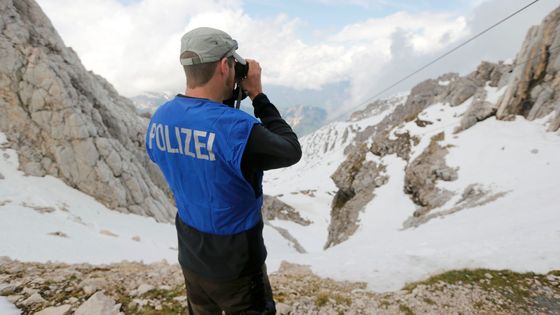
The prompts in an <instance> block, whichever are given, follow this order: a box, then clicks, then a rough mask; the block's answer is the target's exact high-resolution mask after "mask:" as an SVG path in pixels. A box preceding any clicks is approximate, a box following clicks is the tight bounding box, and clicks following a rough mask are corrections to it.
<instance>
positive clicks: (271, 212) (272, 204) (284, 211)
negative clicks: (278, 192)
mask: <svg viewBox="0 0 560 315" xmlns="http://www.w3.org/2000/svg"><path fill="white" fill-rule="evenodd" d="M261 211H262V214H263V218H264V219H265V220H266V221H272V220H276V219H278V220H287V221H292V222H294V223H297V224H299V225H303V226H307V225H309V224H311V223H312V222H311V221H309V220H307V219H304V218H302V217H301V215H300V214H299V212H297V211H296V209H294V208H293V207H292V206H290V205H288V204H287V203H285V202H283V201H281V200H280V199H278V198H277V197H271V196H268V195H265V196H264V202H263V207H262V210H261Z"/></svg>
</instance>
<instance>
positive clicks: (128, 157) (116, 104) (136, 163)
mask: <svg viewBox="0 0 560 315" xmlns="http://www.w3.org/2000/svg"><path fill="white" fill-rule="evenodd" d="M0 11H1V12H2V16H1V18H0V30H1V33H0V59H1V60H2V62H1V63H0V131H1V132H3V133H5V134H6V135H7V138H8V141H9V142H10V146H11V147H13V148H15V149H16V150H17V151H18V154H19V158H20V168H21V170H23V171H24V172H25V173H26V174H28V175H33V176H44V175H52V176H55V177H59V178H61V179H62V180H63V181H64V182H66V183H67V184H68V185H69V186H71V187H74V188H76V189H79V190H81V191H83V192H85V193H87V194H89V195H91V196H93V197H95V198H96V199H97V200H99V201H100V202H102V203H103V204H105V205H106V206H107V207H109V208H112V209H116V210H118V211H122V212H132V213H136V214H141V215H147V216H152V217H154V218H156V219H157V220H158V221H171V220H172V219H173V213H174V207H173V204H172V202H171V201H170V198H169V196H170V194H169V192H168V191H166V189H167V188H166V187H167V186H166V184H165V181H164V179H163V177H162V175H161V174H160V172H159V170H158V169H157V168H156V167H155V166H154V165H153V164H152V163H151V162H150V161H149V159H148V157H147V155H146V154H145V150H144V135H145V130H146V127H147V121H146V120H145V119H144V118H141V117H139V116H138V115H137V114H136V111H135V109H134V107H133V105H132V103H131V102H130V101H129V100H127V99H125V98H123V97H121V96H119V95H118V93H117V92H116V91H115V89H114V88H113V87H112V86H111V85H110V84H109V83H108V82H107V81H105V80H104V79H103V78H101V77H99V76H97V75H95V74H93V73H91V72H88V71H86V69H85V68H84V67H83V65H82V64H81V62H80V60H79V59H78V57H77V55H76V53H75V52H74V51H73V50H72V49H71V48H68V47H66V46H64V43H63V41H62V39H61V38H60V37H59V35H58V34H57V32H56V31H55V30H54V28H53V26H52V25H51V23H50V21H49V19H48V18H47V17H46V16H45V15H44V13H43V12H42V11H41V9H40V7H39V6H38V5H37V4H36V3H35V2H34V1H32V0H18V1H13V0H5V1H1V2H0Z"/></svg>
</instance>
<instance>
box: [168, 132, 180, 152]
mask: <svg viewBox="0 0 560 315" xmlns="http://www.w3.org/2000/svg"><path fill="white" fill-rule="evenodd" d="M165 142H166V143H167V152H169V153H177V152H179V150H177V148H174V147H173V146H172V145H171V141H169V126H167V125H165Z"/></svg>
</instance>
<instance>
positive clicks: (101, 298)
mask: <svg viewBox="0 0 560 315" xmlns="http://www.w3.org/2000/svg"><path fill="white" fill-rule="evenodd" d="M120 307H121V305H120V304H116V303H115V301H114V300H113V299H111V298H110V297H108V296H106V295H105V294H103V292H101V291H99V292H97V293H95V294H94V295H92V296H91V297H90V298H89V299H88V300H87V301H85V302H84V303H83V304H82V305H80V307H79V308H78V309H77V310H76V312H75V313H74V315H121V314H122V313H121V312H120V311H119V310H120Z"/></svg>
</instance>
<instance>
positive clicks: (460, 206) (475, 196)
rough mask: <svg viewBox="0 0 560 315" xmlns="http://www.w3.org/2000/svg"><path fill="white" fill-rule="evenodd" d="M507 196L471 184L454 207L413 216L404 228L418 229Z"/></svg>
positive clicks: (405, 223) (503, 193) (505, 193)
mask: <svg viewBox="0 0 560 315" xmlns="http://www.w3.org/2000/svg"><path fill="white" fill-rule="evenodd" d="M505 195H507V192H497V193H494V192H492V191H491V190H490V189H485V188H484V187H482V186H481V185H478V184H471V185H469V186H467V188H465V191H464V192H463V194H462V196H461V199H460V200H459V201H457V202H456V203H455V205H454V206H453V207H450V208H448V209H444V210H441V211H437V212H435V213H434V212H430V213H424V215H420V216H414V215H413V216H411V217H409V218H408V219H407V220H406V221H405V222H404V223H403V228H404V229H408V228H413V227H418V226H420V225H421V224H424V223H426V222H428V221H430V220H432V219H435V218H444V217H446V216H448V215H451V214H454V213H456V212H459V211H462V210H465V209H470V208H474V207H480V206H483V205H485V204H488V203H490V202H494V201H496V200H498V199H499V198H502V197H504V196H505Z"/></svg>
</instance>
